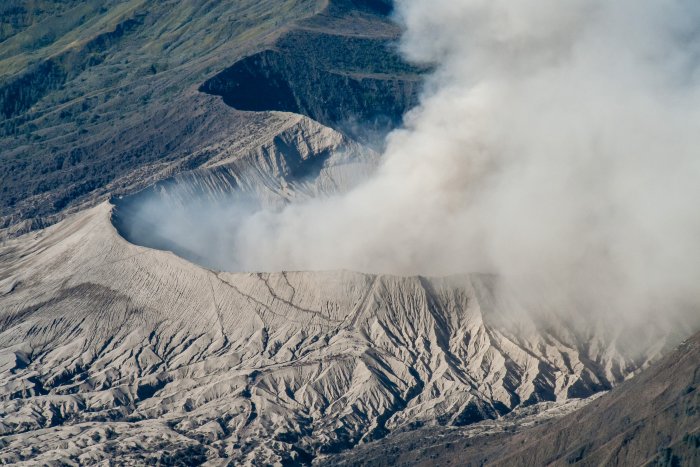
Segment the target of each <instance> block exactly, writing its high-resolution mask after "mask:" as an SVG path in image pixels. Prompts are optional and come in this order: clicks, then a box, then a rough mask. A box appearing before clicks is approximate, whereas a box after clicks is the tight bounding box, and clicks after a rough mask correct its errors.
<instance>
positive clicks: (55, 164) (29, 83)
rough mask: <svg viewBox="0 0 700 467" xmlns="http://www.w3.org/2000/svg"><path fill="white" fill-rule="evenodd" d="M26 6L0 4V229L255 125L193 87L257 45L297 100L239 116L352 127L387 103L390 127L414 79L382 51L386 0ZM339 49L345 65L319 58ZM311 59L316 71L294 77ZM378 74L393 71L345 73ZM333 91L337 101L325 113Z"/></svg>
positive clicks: (157, 170) (173, 162) (195, 154)
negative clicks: (298, 116)
mask: <svg viewBox="0 0 700 467" xmlns="http://www.w3.org/2000/svg"><path fill="white" fill-rule="evenodd" d="M32 5H33V6H29V5H28V4H25V3H23V2H19V3H18V2H14V3H12V4H11V5H8V6H6V7H4V8H5V10H3V11H4V12H9V13H8V14H7V15H5V14H3V19H2V21H3V22H2V28H1V29H2V31H3V32H2V34H3V36H2V37H4V40H2V42H0V229H3V228H8V227H12V229H11V231H18V232H22V231H26V230H29V229H32V228H38V227H41V226H42V225H47V224H50V223H53V222H55V221H56V220H58V219H60V218H62V217H63V216H64V215H65V213H67V212H72V211H75V210H77V209H80V208H81V207H85V206H89V205H92V204H95V203H96V202H99V201H100V200H103V199H106V198H107V197H108V196H109V195H111V194H121V193H131V192H133V191H136V190H138V189H140V188H143V187H144V186H145V184H147V183H152V182H153V181H156V180H159V179H162V178H165V177H168V176H170V175H172V171H173V170H187V169H190V168H194V167H196V166H198V165H201V164H202V163H204V162H206V160H207V158H208V157H210V156H211V155H212V154H214V153H215V152H216V150H214V149H212V148H215V147H218V146H220V141H222V140H223V139H225V138H227V139H229V140H230V139H231V135H232V134H241V135H247V134H250V133H251V131H252V132H253V133H254V132H255V131H264V130H263V129H264V127H265V119H266V118H268V117H267V116H265V115H264V114H253V113H250V112H240V111H238V110H234V109H232V108H230V107H227V106H225V105H223V104H222V103H220V98H219V97H216V96H208V95H206V94H203V93H201V92H198V88H199V87H200V86H201V85H202V83H204V82H206V81H207V79H208V78H211V77H212V76H215V75H216V74H217V73H219V72H221V70H223V69H225V68H226V67H230V66H232V65H231V64H235V63H237V61H238V60H241V59H244V63H247V62H246V60H249V59H246V58H245V57H251V56H252V57H255V56H256V54H257V52H261V51H268V52H266V53H271V51H274V53H276V54H279V56H280V57H282V59H281V60H277V61H275V63H278V64H280V67H279V70H282V71H279V73H277V72H276V71H275V73H277V74H279V76H280V78H279V79H278V81H277V82H278V83H280V87H285V86H286V88H288V89H289V90H290V91H289V93H290V94H291V95H293V96H294V97H295V99H297V100H298V102H300V103H302V104H303V105H301V106H297V107H289V108H279V107H276V106H274V105H270V106H267V105H259V106H257V107H250V109H251V110H297V111H300V112H304V113H307V114H308V115H311V116H315V117H317V118H319V119H321V120H324V121H326V123H333V122H335V121H337V120H339V118H337V115H339V114H338V113H337V112H347V113H348V116H350V117H351V118H353V119H357V120H360V121H361V120H363V119H364V118H365V117H366V116H367V115H374V114H375V113H376V112H375V110H374V109H376V108H377V105H381V106H385V105H386V106H387V108H388V109H392V110H391V112H393V114H392V119H393V120H392V121H396V118H398V117H399V116H400V115H401V113H402V112H403V111H404V110H405V109H406V108H407V107H408V106H410V105H412V103H413V102H414V101H415V89H416V79H417V77H416V76H415V75H413V74H410V73H409V75H410V76H408V77H405V78H404V77H403V75H402V73H403V71H401V70H412V69H411V68H410V67H408V66H407V65H405V64H402V63H401V62H400V60H399V59H398V58H397V56H396V54H395V53H394V52H391V50H390V49H389V48H388V47H386V45H387V44H389V43H390V42H391V41H392V40H394V39H395V38H396V37H397V36H398V30H397V28H396V26H395V25H393V24H392V23H391V22H390V21H389V20H388V19H387V18H386V16H384V15H385V14H386V13H387V12H388V11H389V9H390V8H389V4H388V3H386V2H381V1H368V0H365V1H349V0H334V1H331V2H325V1H321V0H285V1H258V0H255V1H253V0H244V1H235V2H234V1H221V0H208V1H205V2H201V1H194V0H188V1H177V2H175V1H165V2H160V1H159V2H155V1H152V0H108V1H97V0H82V1H74V2H49V1H46V2H36V3H35V2H32ZM10 13H11V14H10ZM327 31H334V32H333V34H329V33H327ZM332 44H335V45H333V47H336V49H331V48H330V45H332ZM322 49H323V50H322ZM326 49H327V50H326ZM338 50H341V51H342V57H343V59H342V60H335V61H333V60H331V59H330V57H333V56H335V55H337V53H336V52H337V51H338ZM313 56H318V57H319V59H318V60H319V63H322V66H319V67H317V69H318V70H320V71H319V72H318V73H316V74H312V75H310V76H306V77H305V78H304V79H303V80H300V79H294V78H293V77H294V76H295V75H296V73H297V72H300V70H301V68H299V67H300V66H302V65H300V63H302V62H304V61H308V57H313ZM273 61H274V60H273ZM234 66H235V65H234ZM378 67H379V68H378ZM381 67H384V69H382V68H381ZM387 67H388V68H387ZM392 70H393V71H392ZM273 71H274V69H273ZM387 71H389V72H391V73H393V75H391V76H389V75H390V74H388V73H384V76H383V77H382V79H379V80H376V79H374V78H372V79H370V80H367V79H364V78H363V79H361V80H359V81H358V79H357V78H356V77H357V76H370V75H372V74H373V73H377V72H387ZM399 71H401V73H399ZM280 80H282V81H280ZM285 80H286V81H285ZM356 83H369V84H367V85H364V84H363V85H362V86H360V87H359V88H358V87H357V86H355V84H356ZM319 90H320V91H319ZM251 91H253V92H254V93H255V95H259V94H260V93H259V92H257V90H255V89H252V90H251ZM338 96H342V97H341V99H340V100H341V101H342V102H343V103H344V107H343V108H342V109H332V108H331V107H334V106H337V101H338ZM249 98H250V96H249ZM334 99H335V100H334ZM264 102H265V101H263V103H264ZM366 109H371V111H368V110H366ZM244 110H245V109H244ZM326 116H330V117H332V118H330V117H329V118H326ZM361 123H362V122H361ZM251 126H252V127H253V130H250V127H251ZM256 129H257V130H256ZM217 150H221V148H219V149H217ZM7 233H10V231H5V234H7Z"/></svg>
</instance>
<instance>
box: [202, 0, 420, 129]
mask: <svg viewBox="0 0 700 467" xmlns="http://www.w3.org/2000/svg"><path fill="white" fill-rule="evenodd" d="M366 3H369V2H366ZM381 5H382V4H380V6H381ZM375 11H382V9H381V8H380V7H379V6H378V7H377V8H376V9H373V10H369V11H366V9H360V10H356V9H353V8H351V5H350V2H347V3H345V2H342V3H341V2H338V4H334V5H332V7H331V8H329V9H328V10H327V11H325V12H324V13H322V14H320V15H317V16H315V17H313V18H311V19H309V20H306V21H303V22H301V23H300V25H299V27H298V28H295V29H294V30H292V31H289V32H288V33H286V34H284V35H282V36H281V37H280V38H279V39H278V40H277V41H276V42H275V44H274V46H273V47H271V48H270V49H268V50H264V51H262V52H259V53H257V54H254V55H251V56H249V57H246V58H245V59H243V60H240V61H239V62H237V63H235V64H234V65H233V66H231V67H230V68H227V69H226V70H224V71H223V72H221V73H219V74H218V75H216V76H214V77H213V78H211V79H210V80H207V81H206V82H205V83H204V84H203V85H202V87H201V90H202V91H204V92H207V93H211V94H216V95H221V96H223V98H224V101H225V102H226V103H227V104H229V105H231V106H233V107H235V108H237V109H241V110H258V111H260V110H282V111H287V112H294V113H301V114H304V115H307V116H309V117H311V118H313V119H315V120H317V121H319V122H321V123H323V124H325V125H328V126H332V127H335V128H340V129H344V130H346V131H349V132H351V133H357V136H359V137H362V136H363V135H362V134H361V133H359V132H355V131H353V127H354V125H355V124H358V123H359V124H361V126H362V133H365V132H366V131H367V130H368V129H371V130H375V131H379V132H380V133H381V132H382V131H386V130H388V129H390V128H392V127H394V126H396V125H397V124H398V123H399V122H400V121H401V117H402V116H403V114H404V113H405V112H406V110H407V109H408V108H410V107H411V106H413V105H414V104H415V103H416V101H417V93H418V88H419V85H420V82H421V73H422V72H423V71H424V70H422V69H420V68H416V67H413V66H410V65H408V64H406V63H405V62H404V61H403V60H401V58H400V57H399V56H398V54H397V52H395V51H394V48H393V42H394V41H396V40H397V39H398V37H399V34H400V31H399V29H398V28H397V27H396V26H395V25H393V24H392V23H391V22H390V21H389V20H388V18H385V17H382V16H381V15H377V14H376V13H374V12H375Z"/></svg>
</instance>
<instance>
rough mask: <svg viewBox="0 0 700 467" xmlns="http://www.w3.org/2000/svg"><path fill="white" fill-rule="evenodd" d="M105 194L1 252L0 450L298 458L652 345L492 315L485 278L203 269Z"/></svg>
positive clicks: (448, 419)
mask: <svg viewBox="0 0 700 467" xmlns="http://www.w3.org/2000/svg"><path fill="white" fill-rule="evenodd" d="M111 210H112V208H111V206H110V205H108V204H103V205H100V206H98V207H96V208H94V209H92V210H89V211H86V212H84V213H81V214H79V215H77V216H74V217H71V218H70V219H67V220H65V221H62V222H61V223H59V224H57V225H55V226H53V227H50V228H48V229H46V230H44V231H42V232H40V233H37V234H34V235H33V236H25V237H22V238H19V239H17V240H13V241H11V242H9V243H8V244H7V245H5V246H4V247H2V250H0V258H2V259H1V261H2V268H0V271H1V272H0V294H1V295H0V310H2V312H1V314H0V322H1V324H0V354H1V361H2V367H1V371H2V376H1V377H0V381H2V384H1V388H0V393H1V394H2V399H3V402H2V405H0V410H2V413H3V417H2V422H1V424H0V429H2V432H3V441H2V443H3V450H2V451H3V453H2V459H3V460H4V461H8V462H16V461H20V460H27V461H29V460H31V461H32V462H48V461H50V460H64V461H67V460H82V461H84V462H94V461H97V460H99V459H105V458H107V457H111V458H112V459H113V460H115V461H117V462H144V461H146V460H148V459H150V460H156V459H161V460H167V459H166V458H165V457H163V456H166V457H167V455H175V454H177V455H178V456H181V458H184V459H190V460H191V461H192V462H194V461H196V460H202V459H204V458H210V459H224V458H225V459H228V460H234V461H236V462H245V461H247V462H256V463H267V462H275V461H284V460H288V461H289V460H295V461H299V462H301V461H310V460H311V459H312V458H314V457H316V456H319V455H321V454H324V453H332V452H338V451H342V450H345V449H348V448H349V447H351V446H353V445H355V444H357V443H363V442H366V441H369V440H372V439H376V438H381V437H382V436H384V435H386V434H387V433H389V432H396V431H401V430H405V429H409V428H413V427H416V426H419V425H432V424H450V425H464V424H469V423H473V422H476V421H479V420H482V419H488V418H494V417H497V416H499V415H503V414H506V413H508V412H509V411H511V410H513V409H514V408H517V407H522V406H527V405H531V404H535V403H537V402H540V401H565V400H567V399H569V398H571V397H585V396H587V395H590V394H593V393H594V392H595V391H599V390H602V389H607V388H610V387H611V386H612V385H614V384H615V383H616V382H618V381H620V380H622V379H623V378H624V377H625V376H627V375H629V374H630V373H631V372H633V371H635V370H637V369H638V368H639V367H640V366H642V365H645V363H646V362H647V361H648V360H649V359H651V358H654V357H655V356H656V355H657V353H658V352H659V351H660V350H661V349H662V348H663V346H664V341H663V339H661V340H657V341H656V342H655V344H654V345H653V346H650V347H649V348H648V349H647V353H646V354H645V355H642V356H641V357H640V356H632V355H626V354H625V353H624V351H622V350H620V349H618V348H617V347H616V345H615V339H614V337H615V336H611V335H608V334H606V332H605V331H604V330H600V329H581V328H577V327H576V326H573V325H572V324H571V323H567V322H566V321H562V320H556V319H555V318H553V317H548V318H547V319H548V321H547V323H546V324H547V325H546V326H544V325H542V322H541V321H540V320H541V319H542V317H537V316H536V315H529V314H521V313H518V314H516V315H513V317H515V316H517V318H518V319H510V318H509V319H504V317H507V316H510V315H509V313H510V312H511V311H512V310H515V309H517V306H516V304H515V303H513V302H512V301H510V300H505V299H503V298H502V297H503V296H502V295H500V294H495V293H494V291H495V290H497V288H496V285H497V283H496V282H495V278H493V277H489V276H478V275H472V276H460V277H450V278H434V279H429V278H422V277H392V276H376V275H367V274H360V273H351V272H326V273H322V272H317V273H313V272H308V273H301V272H284V273H274V274H259V273H240V274H233V273H217V272H214V271H211V270H207V269H203V268H201V267H198V266H195V265H193V264H191V263H189V262H187V261H185V260H183V259H180V258H178V257H176V256H174V255H172V254H170V253H166V252H161V251H157V250H151V249H148V248H144V247H139V246H135V245H132V244H130V243H128V242H126V241H125V240H123V239H122V238H121V237H120V236H119V235H118V234H117V232H116V231H115V230H114V227H113V226H112V224H111V222H110V215H111ZM514 323H517V324H514ZM591 335H593V336H594V337H592V338H591V337H590V336H591ZM67 437H68V441H66V439H67ZM39 439H41V443H38V440H39ZM37 443H38V444H37ZM30 446H34V449H29V448H30ZM39 446H40V447H39ZM165 453H169V454H165Z"/></svg>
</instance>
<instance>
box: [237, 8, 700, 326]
mask: <svg viewBox="0 0 700 467" xmlns="http://www.w3.org/2000/svg"><path fill="white" fill-rule="evenodd" d="M397 19H398V20H399V21H400V22H401V23H402V24H403V25H404V26H405V34H404V36H403V39H402V41H401V48H402V50H403V52H404V54H405V55H406V57H408V58H409V59H411V60H414V61H418V62H430V63H432V64H437V69H436V71H435V73H434V74H433V76H432V77H431V78H430V79H429V81H428V83H427V85H426V89H425V92H424V95H423V97H422V101H421V105H420V106H419V107H418V108H416V109H415V110H413V111H412V112H410V114H409V115H407V116H406V119H405V125H404V128H402V129H400V130H397V131H395V132H393V133H392V134H391V135H389V137H388V141H387V149H386V151H385V153H384V155H383V156H382V157H383V160H382V164H381V166H380V168H379V169H378V170H377V172H376V174H375V175H374V176H373V177H371V178H370V179H369V180H367V181H365V182H364V183H362V184H360V185H359V186H358V187H356V188H355V189H353V190H351V191H350V192H348V193H345V194H342V195H338V196H334V197H331V198H324V199H315V200H311V201H306V202H303V203H297V204H293V205H290V206H288V207H286V208H285V209H283V210H282V211H274V212H273V211H259V212H257V213H255V214H253V215H250V216H247V217H244V218H242V219H241V218H239V219H238V221H237V224H236V228H235V229H234V230H233V232H232V234H231V236H232V237H234V238H233V239H231V244H230V247H231V249H232V250H231V251H233V252H234V254H235V256H236V261H235V263H236V266H237V268H239V269H242V270H271V271H275V270H289V269H295V270H320V269H339V268H347V269H353V270H360V271H369V272H382V273H394V274H407V275H408V274H426V275H446V274H452V273H462V272H472V271H478V272H492V273H497V274H499V275H501V276H504V277H507V278H509V279H510V280H511V282H513V283H514V284H517V285H520V286H521V287H520V288H521V289H523V290H532V291H536V292H533V295H535V296H540V295H546V296H547V297H549V300H555V301H556V299H557V297H561V298H562V300H564V301H566V302H572V301H573V302H574V303H576V304H577V305H580V306H581V307H583V308H585V309H586V310H597V311H598V312H601V313H603V314H605V313H608V312H610V313H612V312H616V313H617V314H616V316H621V317H628V316H631V315H634V316H636V317H638V316H640V315H642V316H643V315H645V313H649V314H651V313H653V314H656V315H658V314H660V313H661V314H663V313H670V312H671V311H672V310H688V309H689V310H692V311H691V316H695V317H697V316H698V315H700V313H698V312H697V310H698V308H697V306H698V303H700V292H699V288H698V280H699V279H700V209H698V206H697V205H698V202H699V201H700V93H699V91H700V87H699V86H698V78H699V77H700V75H699V74H698V64H699V62H698V60H700V3H698V2H696V1H694V0H664V1H662V0H617V1H609V0H569V1H561V0H432V1H430V2H427V1H424V0H400V1H399V2H398V5H397ZM620 310H622V311H632V312H633V313H620ZM693 314H694V315H693Z"/></svg>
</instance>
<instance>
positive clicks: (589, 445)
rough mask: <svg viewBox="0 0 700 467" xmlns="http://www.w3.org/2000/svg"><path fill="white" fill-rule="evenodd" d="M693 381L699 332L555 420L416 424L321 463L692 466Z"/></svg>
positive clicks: (697, 405)
mask: <svg viewBox="0 0 700 467" xmlns="http://www.w3.org/2000/svg"><path fill="white" fill-rule="evenodd" d="M698 385H700V334H695V335H694V336H692V337H691V338H690V339H688V340H686V341H685V342H683V343H682V344H681V345H680V346H679V347H678V348H677V349H676V350H674V351H673V352H672V353H670V354H669V355H667V356H666V357H664V358H663V359H662V360H661V361H659V362H657V363H655V364H654V365H652V366H651V367H650V368H648V369H647V370H645V371H643V372H642V373H641V374H639V375H638V376H636V377H635V378H633V379H631V380H629V381H626V382H624V383H622V384H621V385H620V386H618V387H616V388H614V389H613V390H612V391H610V392H609V393H607V394H605V395H603V396H601V397H599V398H597V399H596V400H594V401H592V402H590V403H589V404H588V405H587V406H585V407H584V408H581V409H580V410H578V411H577V412H575V413H573V414H571V415H568V416H566V417H563V418H561V419H559V420H551V419H550V417H549V416H548V413H547V411H545V412H543V413H541V414H539V415H538V416H535V417H528V416H527V415H525V416H519V417H516V418H515V419H514V420H506V419H507V418H510V417H506V419H504V420H500V421H498V422H489V423H486V422H485V423H480V424H477V425H474V426H471V427H468V428H464V429H451V430H449V429H435V428H428V429H422V430H417V431H415V432H410V433H404V434H400V435H398V436H390V437H388V438H386V439H383V440H381V441H380V442H377V443H372V444H367V445H364V446H362V447H359V448H357V449H355V450H353V451H351V452H350V453H348V454H347V455H342V456H337V457H334V458H332V459H329V460H328V461H330V462H329V464H332V465H346V466H349V465H376V466H379V465H465V466H471V465H503V466H520V465H522V466H526V465H571V464H576V465H611V466H612V465H614V466H618V465H619V466H627V465H668V466H693V465H698V464H699V463H700V393H698ZM558 410H561V409H558ZM537 425H539V426H537Z"/></svg>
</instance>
